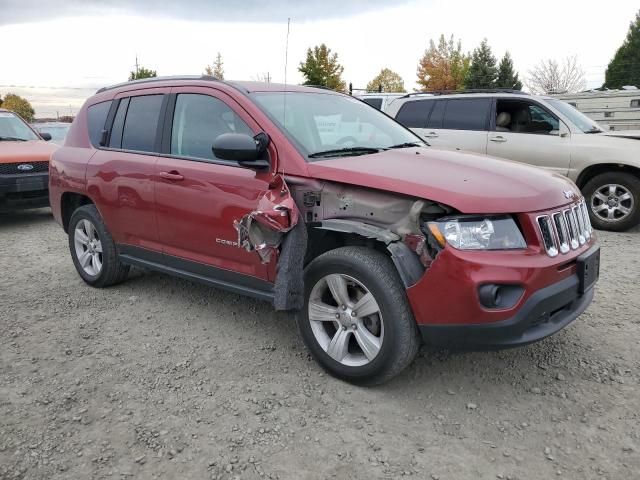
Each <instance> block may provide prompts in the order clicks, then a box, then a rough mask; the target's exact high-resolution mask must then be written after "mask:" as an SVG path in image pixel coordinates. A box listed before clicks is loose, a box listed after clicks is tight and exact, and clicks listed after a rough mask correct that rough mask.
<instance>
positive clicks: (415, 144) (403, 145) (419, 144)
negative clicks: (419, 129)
mask: <svg viewBox="0 0 640 480" xmlns="http://www.w3.org/2000/svg"><path fill="white" fill-rule="evenodd" d="M425 145H429V144H428V143H426V142H405V143H399V144H397V145H391V146H390V147H387V148H411V147H424V146H425Z"/></svg>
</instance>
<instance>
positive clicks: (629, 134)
mask: <svg viewBox="0 0 640 480" xmlns="http://www.w3.org/2000/svg"><path fill="white" fill-rule="evenodd" d="M602 135H603V136H605V137H619V138H631V139H634V140H640V130H618V131H615V130H614V131H612V132H604V133H603V134H602Z"/></svg>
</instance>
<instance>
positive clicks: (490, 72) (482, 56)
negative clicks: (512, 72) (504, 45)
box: [464, 38, 498, 89]
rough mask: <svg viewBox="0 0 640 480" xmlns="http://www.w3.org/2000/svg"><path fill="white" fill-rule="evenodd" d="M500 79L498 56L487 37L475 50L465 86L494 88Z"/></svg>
mask: <svg viewBox="0 0 640 480" xmlns="http://www.w3.org/2000/svg"><path fill="white" fill-rule="evenodd" d="M497 79H498V68H497V67H496V57H494V56H493V53H492V52H491V47H490V46H489V43H488V42H487V39H486V38H485V39H484V40H482V42H481V43H480V46H479V47H478V48H476V49H474V50H473V54H472V55H471V65H469V69H468V70H467V76H466V77H465V79H464V86H465V88H472V89H473V88H494V87H495V86H496V80H497Z"/></svg>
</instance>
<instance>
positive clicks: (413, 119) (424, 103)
mask: <svg viewBox="0 0 640 480" xmlns="http://www.w3.org/2000/svg"><path fill="white" fill-rule="evenodd" d="M432 107H433V100H414V101H412V102H407V103H405V104H404V105H402V107H400V110H399V111H398V114H397V115H396V121H398V122H399V123H401V124H402V125H404V126H405V127H407V128H424V127H425V126H426V125H427V119H428V118H429V113H430V112H431V108H432Z"/></svg>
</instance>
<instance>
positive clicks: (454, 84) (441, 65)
mask: <svg viewBox="0 0 640 480" xmlns="http://www.w3.org/2000/svg"><path fill="white" fill-rule="evenodd" d="M468 69H469V56H468V55H465V54H464V53H462V44H461V43H460V41H459V40H458V42H457V43H456V42H455V41H454V38H453V35H452V36H451V38H450V39H449V41H447V40H445V38H444V35H440V40H439V41H438V46H436V44H435V42H434V41H433V40H430V41H429V48H427V49H426V50H425V52H424V55H423V56H422V58H421V59H420V61H419V62H418V71H417V75H418V81H417V82H418V84H419V85H420V86H421V87H422V89H423V90H459V89H461V88H463V87H464V79H465V77H466V74H467V70H468Z"/></svg>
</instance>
